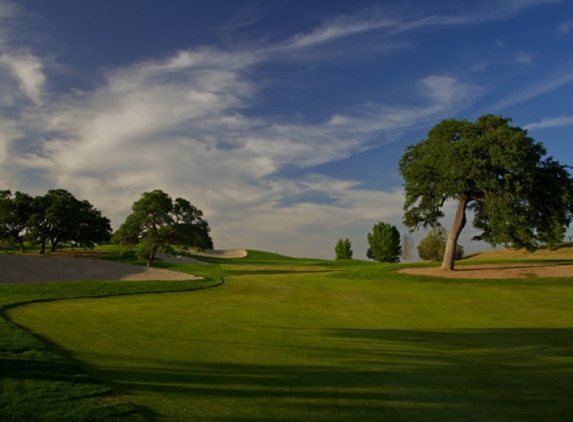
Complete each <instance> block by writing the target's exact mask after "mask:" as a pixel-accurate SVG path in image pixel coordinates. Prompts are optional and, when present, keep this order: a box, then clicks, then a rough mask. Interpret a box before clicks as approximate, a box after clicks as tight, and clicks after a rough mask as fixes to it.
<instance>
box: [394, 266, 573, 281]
mask: <svg viewBox="0 0 573 422" xmlns="http://www.w3.org/2000/svg"><path fill="white" fill-rule="evenodd" d="M398 272H399V273H405V274H418V275H429V276H434V277H441V278H489V279H503V278H525V277H531V276H536V277H573V265H554V264H524V263H521V264H510V265H509V264H491V265H457V266H456V269H455V270H454V271H440V269H439V267H431V268H428V267H425V268H404V269H402V270H399V271H398Z"/></svg>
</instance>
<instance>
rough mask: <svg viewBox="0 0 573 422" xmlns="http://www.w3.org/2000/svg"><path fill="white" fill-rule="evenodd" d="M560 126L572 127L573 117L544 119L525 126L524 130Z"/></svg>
mask: <svg viewBox="0 0 573 422" xmlns="http://www.w3.org/2000/svg"><path fill="white" fill-rule="evenodd" d="M562 126H573V116H561V117H553V118H550V117H545V118H543V119H542V120H541V121H540V122H535V123H529V124H527V125H526V126H524V129H527V130H535V129H547V128H553V127H562Z"/></svg>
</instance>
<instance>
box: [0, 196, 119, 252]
mask: <svg viewBox="0 0 573 422" xmlns="http://www.w3.org/2000/svg"><path fill="white" fill-rule="evenodd" d="M110 235H111V226H110V221H109V219H108V218H106V217H104V216H102V214H101V212H100V211H99V210H97V209H96V208H94V207H93V206H92V204H90V203H89V202H88V201H86V200H82V201H80V200H78V199H77V198H76V197H74V195H72V194H71V193H70V192H68V191H67V190H64V189H52V190H49V191H48V192H47V193H46V194H45V195H42V196H36V197H31V196H30V195H28V194H26V193H22V192H16V193H14V195H12V194H11V192H10V191H9V190H4V191H0V238H2V239H10V240H12V241H16V242H18V243H19V245H20V248H21V249H22V250H23V249H24V239H26V238H27V239H29V240H30V241H31V242H33V243H39V244H40V254H44V253H45V250H46V245H47V244H50V246H51V250H52V251H55V250H56V249H57V247H58V245H60V244H61V243H65V242H69V243H73V244H75V245H77V246H82V247H90V248H91V247H93V246H94V245H95V244H96V243H101V242H106V241H108V240H109V238H110Z"/></svg>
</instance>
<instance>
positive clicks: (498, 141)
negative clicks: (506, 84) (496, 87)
mask: <svg viewBox="0 0 573 422" xmlns="http://www.w3.org/2000/svg"><path fill="white" fill-rule="evenodd" d="M510 122H511V119H507V118H503V117H500V116H492V115H485V116H481V117H479V118H478V119H477V120H476V121H475V122H474V123H472V122H469V121H467V120H455V119H451V120H444V121H442V122H440V123H439V124H437V125H436V126H435V127H434V128H433V129H432V130H431V131H430V132H429V133H428V137H427V139H425V140H423V141H421V142H420V143H418V144H416V145H410V146H408V147H407V148H406V152H405V154H404V156H403V157H402V159H401V160H400V172H401V174H402V176H403V177H404V181H405V194H406V201H405V204H404V211H405V213H404V219H403V221H404V224H405V225H406V226H407V227H410V228H419V227H420V226H422V227H428V226H435V225H436V224H437V223H438V221H439V220H440V219H441V218H442V217H443V216H444V213H443V206H444V204H445V202H446V201H455V202H457V203H458V211H457V214H456V219H455V220H454V224H453V226H452V230H451V232H450V236H449V240H448V243H447V248H446V254H445V256H444V263H443V266H442V268H443V269H453V258H454V256H455V253H454V251H455V246H456V244H457V239H458V237H459V234H460V232H461V230H462V229H463V228H464V226H465V224H466V219H465V211H466V209H467V208H468V207H469V208H470V209H471V210H472V211H473V212H474V215H475V218H474V221H473V226H474V227H475V228H477V229H479V230H481V233H480V234H479V235H478V236H476V237H475V239H479V240H484V241H486V242H488V243H490V244H491V245H494V246H495V245H506V246H511V247H515V248H526V249H528V250H534V249H535V248H537V247H539V246H540V245H542V244H544V243H549V244H554V243H557V242H559V241H560V240H561V239H562V237H563V234H564V227H568V225H569V223H570V220H571V213H572V210H573V180H572V179H571V175H570V174H569V172H568V170H567V166H564V165H561V164H559V162H557V161H555V160H554V159H553V158H551V157H547V158H545V157H544V156H545V153H546V151H545V149H544V147H543V146H542V144H541V143H538V142H536V141H535V140H534V139H533V138H531V137H529V136H528V135H527V131H525V130H523V129H521V128H519V127H516V126H511V125H510Z"/></svg>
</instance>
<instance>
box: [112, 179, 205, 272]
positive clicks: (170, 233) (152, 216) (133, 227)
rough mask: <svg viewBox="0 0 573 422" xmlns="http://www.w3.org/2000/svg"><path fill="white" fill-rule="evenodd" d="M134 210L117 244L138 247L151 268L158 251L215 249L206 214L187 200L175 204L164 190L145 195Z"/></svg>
mask: <svg viewBox="0 0 573 422" xmlns="http://www.w3.org/2000/svg"><path fill="white" fill-rule="evenodd" d="M131 209H132V211H133V212H132V213H131V214H130V215H128V216H127V218H126V219H125V222H124V223H123V224H122V225H121V227H120V228H119V229H118V231H117V232H116V233H115V235H114V241H115V242H117V243H121V244H131V245H138V249H137V252H138V256H139V257H141V258H143V259H145V260H146V261H147V266H151V265H152V263H153V260H154V259H155V253H156V252H157V251H158V250H160V249H161V250H163V251H165V252H170V251H171V248H172V245H179V246H183V247H189V246H195V247H198V248H199V249H212V248H213V241H212V240H211V236H210V235H209V232H210V231H211V229H210V228H209V223H207V221H205V220H203V218H202V217H203V212H202V211H201V210H200V209H198V208H196V207H194V206H193V205H191V203H190V202H189V201H187V200H185V199H183V198H177V199H176V200H175V201H173V200H172V199H171V197H170V196H169V195H167V194H166V193H165V192H163V191H161V190H154V191H152V192H144V193H143V194H142V195H141V198H140V199H139V200H138V201H136V202H135V203H134V204H133V206H132V207H131Z"/></svg>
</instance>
